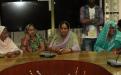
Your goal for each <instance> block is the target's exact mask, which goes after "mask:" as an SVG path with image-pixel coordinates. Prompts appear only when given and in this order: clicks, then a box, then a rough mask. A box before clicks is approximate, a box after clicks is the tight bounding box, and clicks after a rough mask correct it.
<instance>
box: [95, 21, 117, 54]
mask: <svg viewBox="0 0 121 75" xmlns="http://www.w3.org/2000/svg"><path fill="white" fill-rule="evenodd" d="M116 33H117V27H116V22H115V21H113V20H110V21H107V22H106V23H105V24H104V27H103V29H102V31H101V32H100V34H99V36H98V38H97V40H96V43H95V45H94V50H95V51H96V52H102V51H112V49H114V48H116V46H117V45H116V44H115V43H114V41H115V37H116Z"/></svg>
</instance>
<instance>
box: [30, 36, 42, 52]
mask: <svg viewBox="0 0 121 75" xmlns="http://www.w3.org/2000/svg"><path fill="white" fill-rule="evenodd" d="M42 42H44V41H43V39H42V37H41V36H40V35H39V34H36V38H35V40H34V41H32V40H30V41H29V44H30V47H31V49H32V51H33V52H34V51H36V50H37V49H38V47H39V46H40V43H42Z"/></svg>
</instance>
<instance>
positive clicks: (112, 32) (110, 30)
mask: <svg viewBox="0 0 121 75" xmlns="http://www.w3.org/2000/svg"><path fill="white" fill-rule="evenodd" d="M115 31H116V30H115V28H114V27H110V28H109V33H108V34H109V35H114V34H115Z"/></svg>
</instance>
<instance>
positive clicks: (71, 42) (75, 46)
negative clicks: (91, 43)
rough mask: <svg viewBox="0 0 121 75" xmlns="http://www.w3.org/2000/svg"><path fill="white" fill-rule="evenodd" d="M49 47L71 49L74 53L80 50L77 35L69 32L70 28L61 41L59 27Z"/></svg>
mask: <svg viewBox="0 0 121 75" xmlns="http://www.w3.org/2000/svg"><path fill="white" fill-rule="evenodd" d="M49 47H55V48H71V49H72V50H74V51H76V50H77V51H79V50H80V46H79V41H78V38H77V35H76V34H75V33H73V32H72V31H70V27H69V31H68V33H67V35H66V37H65V38H64V39H63V38H62V36H61V32H60V26H59V30H58V31H57V33H56V34H55V36H54V37H53V39H52V41H51V43H50V45H49Z"/></svg>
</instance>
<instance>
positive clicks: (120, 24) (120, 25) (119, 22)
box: [117, 19, 121, 28]
mask: <svg viewBox="0 0 121 75" xmlns="http://www.w3.org/2000/svg"><path fill="white" fill-rule="evenodd" d="M117 25H118V27H119V28H121V19H120V20H118V23H117Z"/></svg>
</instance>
